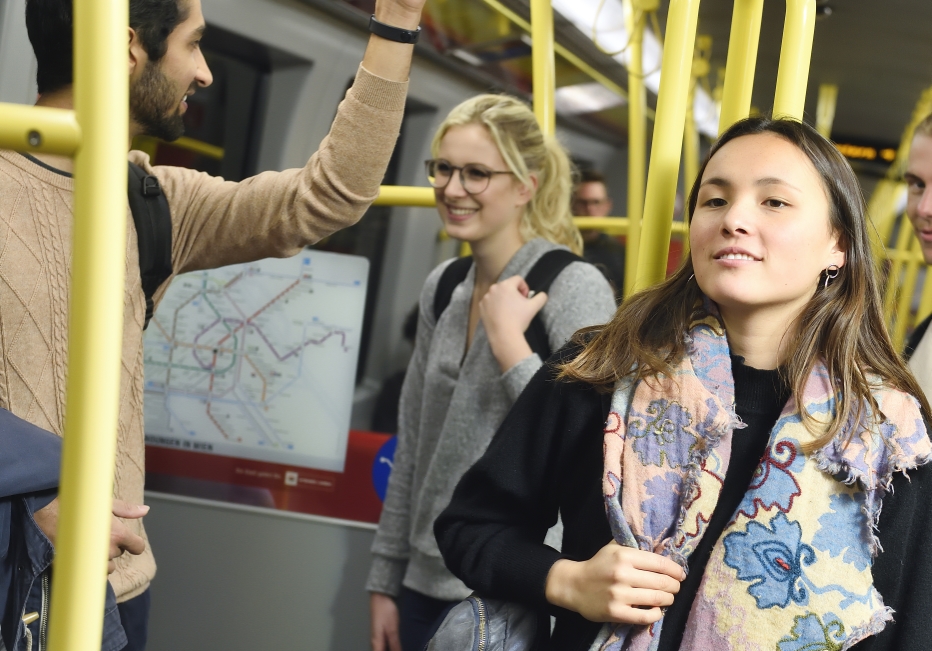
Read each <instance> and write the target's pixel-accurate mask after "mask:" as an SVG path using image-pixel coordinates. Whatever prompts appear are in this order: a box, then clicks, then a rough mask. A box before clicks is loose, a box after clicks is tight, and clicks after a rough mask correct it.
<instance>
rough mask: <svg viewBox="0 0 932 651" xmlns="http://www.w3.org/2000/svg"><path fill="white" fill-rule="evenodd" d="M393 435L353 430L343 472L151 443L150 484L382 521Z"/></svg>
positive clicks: (192, 493) (148, 457)
mask: <svg viewBox="0 0 932 651" xmlns="http://www.w3.org/2000/svg"><path fill="white" fill-rule="evenodd" d="M390 438H391V435H389V434H380V433H376V432H361V431H356V430H350V433H349V442H348V445H347V450H346V465H345V466H344V469H343V472H342V473H338V472H329V471H325V470H315V469H312V468H300V467H294V466H288V465H285V464H278V463H266V462H264V461H252V460H249V459H237V458H233V457H225V456H219V455H214V454H204V453H201V452H194V451H191V450H179V449H174V448H165V447H157V446H151V445H150V446H146V488H147V489H149V490H156V491H161V492H165V493H173V494H180V495H187V496H189V497H200V498H206V499H216V500H220V501H226V502H233V503H237V504H247V505H251V506H265V507H268V508H274V509H280V510H284V511H293V512H296V513H307V514H311V515H322V516H326V517H331V518H340V519H343V520H355V521H358V522H371V523H377V522H378V521H379V514H380V513H381V511H382V501H381V500H380V499H379V496H378V494H377V493H376V488H375V486H374V483H373V464H374V463H375V461H376V455H377V454H378V452H379V450H380V449H381V448H382V446H383V445H385V443H386V442H387V441H388V440H389V439H390Z"/></svg>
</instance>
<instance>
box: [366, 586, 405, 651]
mask: <svg viewBox="0 0 932 651" xmlns="http://www.w3.org/2000/svg"><path fill="white" fill-rule="evenodd" d="M369 620H370V621H371V622H372V624H371V634H372V651H401V638H400V637H398V606H397V605H395V600H394V599H392V598H391V597H389V596H388V595H387V594H382V593H380V592H373V593H371V594H370V595H369Z"/></svg>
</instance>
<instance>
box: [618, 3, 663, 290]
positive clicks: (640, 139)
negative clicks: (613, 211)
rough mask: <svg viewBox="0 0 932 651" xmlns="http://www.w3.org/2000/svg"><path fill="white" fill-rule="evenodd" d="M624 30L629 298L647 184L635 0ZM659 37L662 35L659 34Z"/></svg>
mask: <svg viewBox="0 0 932 651" xmlns="http://www.w3.org/2000/svg"><path fill="white" fill-rule="evenodd" d="M624 10H625V30H626V31H627V33H628V52H629V58H628V219H629V221H630V226H629V228H628V234H627V236H626V237H625V287H624V295H625V296H626V297H627V296H629V295H630V294H631V292H633V291H634V279H635V278H637V271H638V252H639V247H640V243H641V218H642V217H643V215H644V185H645V180H644V179H645V177H646V174H647V167H646V166H647V88H646V87H645V86H644V57H643V51H644V50H643V45H644V28H645V22H646V21H644V20H642V19H639V14H638V12H637V11H635V7H634V2H633V0H624ZM658 36H659V34H658Z"/></svg>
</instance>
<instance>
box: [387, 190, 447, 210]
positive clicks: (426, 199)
mask: <svg viewBox="0 0 932 651" xmlns="http://www.w3.org/2000/svg"><path fill="white" fill-rule="evenodd" d="M372 205H373V206H419V207H422V208H432V207H434V206H436V205H437V197H436V196H435V195H434V189H433V188H422V187H417V186H404V185H383V186H382V187H380V188H379V196H378V197H377V198H376V200H375V201H374V202H372Z"/></svg>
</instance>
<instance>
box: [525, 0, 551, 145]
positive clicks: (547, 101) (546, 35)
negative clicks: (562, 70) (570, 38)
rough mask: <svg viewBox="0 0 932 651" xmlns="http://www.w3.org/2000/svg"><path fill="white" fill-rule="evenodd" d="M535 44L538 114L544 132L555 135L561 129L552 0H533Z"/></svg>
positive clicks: (532, 38)
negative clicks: (559, 126) (557, 94)
mask: <svg viewBox="0 0 932 651" xmlns="http://www.w3.org/2000/svg"><path fill="white" fill-rule="evenodd" d="M531 43H533V47H532V49H531V63H532V68H533V69H532V77H533V79H532V82H531V83H532V85H533V90H534V115H536V116H537V123H538V124H539V125H540V128H541V130H542V131H543V132H544V134H545V135H548V136H552V135H553V134H554V132H555V131H556V129H557V112H556V108H555V106H554V104H555V103H556V101H555V95H556V90H557V72H556V63H555V62H554V58H553V54H554V52H553V7H551V6H550V0H531Z"/></svg>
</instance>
